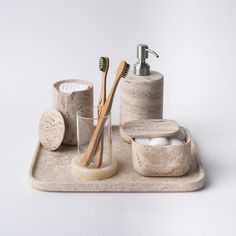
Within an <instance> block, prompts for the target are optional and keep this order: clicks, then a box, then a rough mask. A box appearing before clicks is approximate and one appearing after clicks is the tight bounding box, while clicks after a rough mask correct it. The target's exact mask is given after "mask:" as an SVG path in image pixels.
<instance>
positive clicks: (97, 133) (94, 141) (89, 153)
mask: <svg viewBox="0 0 236 236" xmlns="http://www.w3.org/2000/svg"><path fill="white" fill-rule="evenodd" d="M125 70H126V62H125V61H122V62H121V63H120V65H119V68H118V70H117V73H116V79H115V81H114V83H113V86H112V88H111V91H110V93H109V96H108V98H107V100H106V102H105V105H104V106H103V107H102V111H101V115H100V117H101V119H99V120H98V123H97V126H96V128H95V130H94V132H93V135H92V138H91V140H90V143H89V145H88V147H87V150H86V152H85V154H84V157H83V158H82V161H81V165H82V166H87V165H89V164H90V162H91V160H92V157H93V155H94V153H95V151H96V149H97V145H98V143H99V139H100V137H101V134H102V130H103V126H104V124H105V123H106V119H107V117H106V116H107V115H108V114H109V112H110V110H111V106H112V102H113V98H114V95H115V91H116V88H117V86H118V83H119V81H120V79H121V77H122V75H123V74H124V72H125Z"/></svg>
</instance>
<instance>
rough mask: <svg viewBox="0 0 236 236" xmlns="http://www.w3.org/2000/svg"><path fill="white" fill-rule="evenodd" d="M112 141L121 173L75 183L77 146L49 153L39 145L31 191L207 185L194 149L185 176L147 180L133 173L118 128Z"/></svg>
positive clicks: (127, 147)
mask: <svg viewBox="0 0 236 236" xmlns="http://www.w3.org/2000/svg"><path fill="white" fill-rule="evenodd" d="M112 141H113V144H112V145H113V156H114V157H115V158H117V159H118V161H119V169H118V173H117V174H116V175H115V176H114V177H112V178H109V179H105V180H97V181H89V180H82V179H76V178H75V177H74V176H73V175H72V173H71V159H72V158H73V157H74V156H75V155H76V154H77V148H76V147H75V146H62V147H60V148H59V149H58V150H57V151H53V152H50V151H47V150H46V149H44V148H43V147H42V146H41V145H40V144H38V145H37V147H36V151H35V155H34V159H33V162H32V164H31V167H30V172H29V180H30V183H31V185H32V187H34V188H36V189H38V190H42V191H60V192H186V191H194V190H197V189H200V188H202V187H203V185H204V182H205V172H204V169H203V167H202V164H201V162H200V160H199V158H198V155H197V153H196V150H195V147H194V146H192V157H191V158H192V162H191V168H190V170H189V172H188V173H187V174H186V175H185V176H183V177H144V176H141V175H139V174H137V173H136V172H135V171H134V169H133V167H132V163H131V146H130V144H128V143H126V142H124V141H123V140H122V139H121V137H120V135H119V129H118V127H113V139H112Z"/></svg>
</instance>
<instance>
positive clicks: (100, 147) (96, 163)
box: [94, 59, 109, 168]
mask: <svg viewBox="0 0 236 236" xmlns="http://www.w3.org/2000/svg"><path fill="white" fill-rule="evenodd" d="M107 63H108V67H109V59H107ZM108 67H107V68H106V70H105V72H103V73H102V88H101V92H100V97H99V103H98V118H100V115H101V112H102V107H103V106H104V104H105V102H106V78H107V72H108ZM103 145H104V135H103V133H102V135H101V137H100V139H99V142H98V146H97V149H96V153H95V157H94V166H95V167H97V168H99V167H101V165H102V158H103Z"/></svg>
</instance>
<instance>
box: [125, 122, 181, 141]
mask: <svg viewBox="0 0 236 236" xmlns="http://www.w3.org/2000/svg"><path fill="white" fill-rule="evenodd" d="M122 130H123V132H124V133H126V135H127V136H129V137H130V138H157V137H170V136H173V135H174V134H176V133H177V132H178V131H179V124H178V123H177V122H176V121H174V120H166V119H148V120H135V121H129V122H126V123H125V124H124V125H123V127H122Z"/></svg>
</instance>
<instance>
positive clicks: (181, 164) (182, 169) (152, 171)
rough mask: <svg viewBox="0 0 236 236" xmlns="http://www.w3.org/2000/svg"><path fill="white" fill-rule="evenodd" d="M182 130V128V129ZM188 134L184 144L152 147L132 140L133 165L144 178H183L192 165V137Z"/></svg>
mask: <svg viewBox="0 0 236 236" xmlns="http://www.w3.org/2000/svg"><path fill="white" fill-rule="evenodd" d="M181 129H182V128H181ZM184 131H185V133H186V141H185V142H184V144H179V145H167V146H151V145H143V144H141V143H137V142H135V140H134V139H133V140H132V163H133V167H134V169H135V170H136V171H137V172H138V173H139V174H141V175H143V176H182V175H184V174H186V173H187V171H188V170H189V168H190V164H191V155H190V153H191V136H190V133H189V131H187V130H186V129H185V130H184Z"/></svg>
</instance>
